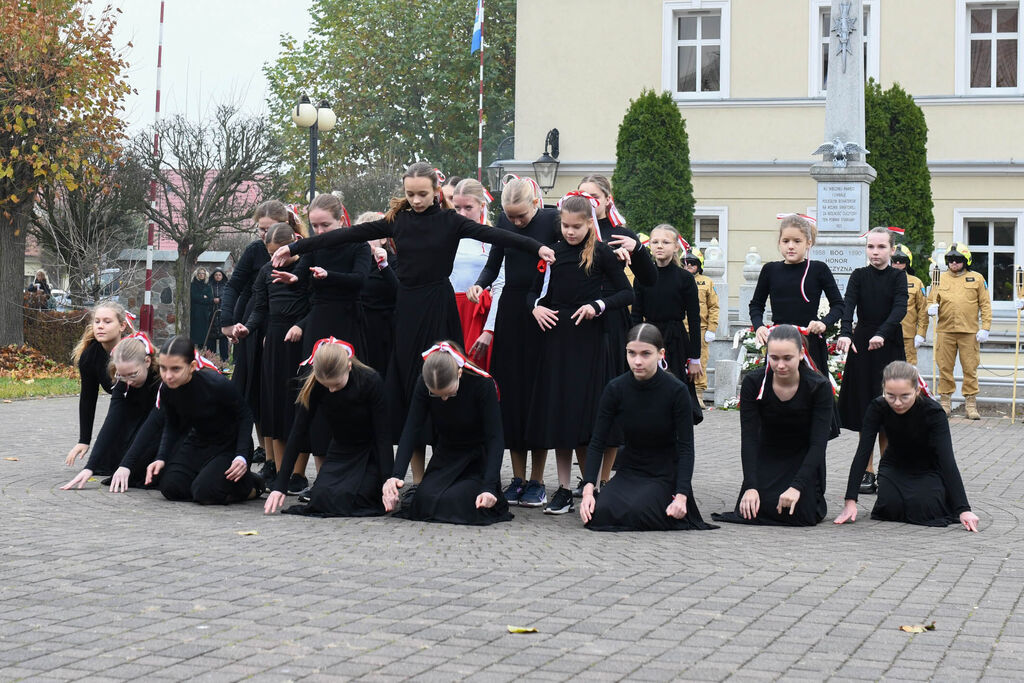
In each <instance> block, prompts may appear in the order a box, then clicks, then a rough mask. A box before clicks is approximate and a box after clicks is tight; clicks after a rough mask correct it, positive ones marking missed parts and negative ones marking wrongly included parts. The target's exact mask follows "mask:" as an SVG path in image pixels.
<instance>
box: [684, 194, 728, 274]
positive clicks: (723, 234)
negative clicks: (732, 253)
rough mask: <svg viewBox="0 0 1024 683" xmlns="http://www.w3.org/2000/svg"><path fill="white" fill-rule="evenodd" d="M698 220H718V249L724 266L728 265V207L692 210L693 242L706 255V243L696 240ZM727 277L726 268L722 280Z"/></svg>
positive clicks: (698, 207) (708, 207)
mask: <svg viewBox="0 0 1024 683" xmlns="http://www.w3.org/2000/svg"><path fill="white" fill-rule="evenodd" d="M700 218H717V219H718V248H719V249H721V250H722V258H724V259H725V263H726V266H728V264H729V207H728V206H695V207H694V208H693V241H694V243H695V244H696V245H697V246H698V247H699V248H700V250H701V252H704V253H706V252H707V248H708V243H709V242H708V241H702V240H699V239H697V237H698V236H697V220H698V219H700ZM728 275H729V269H728V267H726V272H725V273H723V275H722V277H723V279H725V278H727V277H728Z"/></svg>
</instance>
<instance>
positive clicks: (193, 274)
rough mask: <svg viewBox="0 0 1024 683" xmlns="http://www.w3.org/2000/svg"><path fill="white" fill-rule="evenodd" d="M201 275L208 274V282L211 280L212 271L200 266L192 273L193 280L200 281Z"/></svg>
mask: <svg viewBox="0 0 1024 683" xmlns="http://www.w3.org/2000/svg"><path fill="white" fill-rule="evenodd" d="M199 273H206V279H207V280H209V279H210V271H209V270H208V269H207V268H206V267H205V266H199V267H198V268H196V269H195V270H193V271H192V279H193V280H198V279H199Z"/></svg>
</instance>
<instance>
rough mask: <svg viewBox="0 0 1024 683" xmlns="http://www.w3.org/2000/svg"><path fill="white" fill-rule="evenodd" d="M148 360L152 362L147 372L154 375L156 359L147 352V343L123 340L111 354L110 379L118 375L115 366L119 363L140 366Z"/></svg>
mask: <svg viewBox="0 0 1024 683" xmlns="http://www.w3.org/2000/svg"><path fill="white" fill-rule="evenodd" d="M154 356H155V354H154ZM147 358H149V359H150V360H151V362H150V364H149V367H148V368H147V370H148V371H149V373H150V374H152V373H153V371H154V369H155V368H156V358H155V357H151V356H150V354H149V352H148V351H146V343H145V342H144V341H142V340H141V339H122V340H121V341H119V342H118V343H117V346H115V347H114V350H113V351H111V352H110V366H109V368H108V370H109V372H110V378H111V379H113V378H114V375H115V374H116V371H115V368H114V366H115V365H117V364H118V363H138V364H139V365H144V364H145V363H146V359H147Z"/></svg>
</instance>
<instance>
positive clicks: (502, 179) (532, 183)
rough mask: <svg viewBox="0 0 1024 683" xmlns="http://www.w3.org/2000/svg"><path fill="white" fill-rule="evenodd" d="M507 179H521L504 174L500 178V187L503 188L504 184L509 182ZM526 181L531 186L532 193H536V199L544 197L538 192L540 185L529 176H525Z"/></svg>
mask: <svg viewBox="0 0 1024 683" xmlns="http://www.w3.org/2000/svg"><path fill="white" fill-rule="evenodd" d="M509 178H511V179H512V180H522V178H520V177H519V176H517V175H516V174H515V173H506V174H505V175H504V176H502V178H501V185H502V187H504V186H505V183H507V182H508V181H509ZM526 180H529V181H530V184H531V185H533V191H534V192H535V193H536V195H537V196H538V197H543V196H544V193H543V192H541V191H540V185H538V184H537V181H536V180H534V179H533V178H531V177H530V176H526Z"/></svg>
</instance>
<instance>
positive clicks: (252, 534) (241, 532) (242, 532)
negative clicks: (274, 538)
mask: <svg viewBox="0 0 1024 683" xmlns="http://www.w3.org/2000/svg"><path fill="white" fill-rule="evenodd" d="M235 533H236V534H238V535H239V536H259V535H260V532H258V531H236V532H235Z"/></svg>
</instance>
